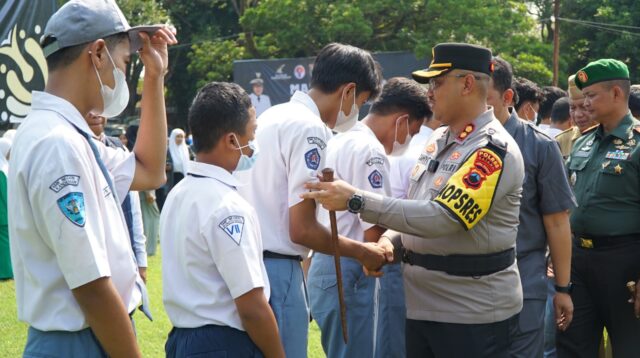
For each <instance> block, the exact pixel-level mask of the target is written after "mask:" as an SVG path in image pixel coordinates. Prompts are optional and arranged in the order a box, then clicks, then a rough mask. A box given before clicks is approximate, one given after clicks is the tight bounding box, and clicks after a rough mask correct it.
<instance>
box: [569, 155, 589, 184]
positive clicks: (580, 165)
mask: <svg viewBox="0 0 640 358" xmlns="http://www.w3.org/2000/svg"><path fill="white" fill-rule="evenodd" d="M587 163H589V158H581V157H577V158H576V157H572V158H571V160H570V161H569V163H568V165H567V167H568V168H569V182H570V183H571V186H572V187H573V188H575V187H576V186H577V185H579V184H580V183H581V182H582V181H583V180H586V173H584V168H585V167H586V166H587Z"/></svg>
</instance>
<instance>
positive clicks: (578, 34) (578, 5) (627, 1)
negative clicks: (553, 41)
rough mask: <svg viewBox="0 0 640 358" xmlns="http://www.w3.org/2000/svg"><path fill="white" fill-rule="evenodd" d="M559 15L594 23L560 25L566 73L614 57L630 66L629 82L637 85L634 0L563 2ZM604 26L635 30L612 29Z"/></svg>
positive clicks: (639, 64)
mask: <svg viewBox="0 0 640 358" xmlns="http://www.w3.org/2000/svg"><path fill="white" fill-rule="evenodd" d="M560 15H561V17H566V18H570V19H575V20H579V21H590V22H593V23H590V24H587V23H575V22H567V21H562V22H561V27H560V34H561V36H560V39H561V42H560V48H561V51H562V55H563V57H564V58H565V60H566V61H567V63H568V70H569V73H575V72H576V71H578V70H579V69H580V68H582V67H584V66H585V65H586V64H587V63H588V62H590V61H594V60H597V59H599V58H615V59H618V60H621V61H624V62H625V63H626V64H627V66H629V72H630V75H631V81H632V83H638V82H640V47H638V41H639V40H640V29H638V28H640V6H639V4H638V1H637V0H563V1H562V4H561V9H560ZM606 24H612V25H622V26H632V27H636V28H635V29H632V28H623V27H617V28H613V27H610V26H606Z"/></svg>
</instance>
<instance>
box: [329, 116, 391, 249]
mask: <svg viewBox="0 0 640 358" xmlns="http://www.w3.org/2000/svg"><path fill="white" fill-rule="evenodd" d="M327 148H328V149H327V162H326V166H327V167H328V168H333V170H334V176H335V177H336V178H339V179H342V180H344V181H346V182H347V183H350V184H351V185H353V186H355V187H356V188H360V189H362V190H366V191H369V192H374V193H378V194H381V195H384V196H389V195H390V194H391V186H390V183H389V160H388V159H387V155H386V153H385V150H384V146H383V145H382V143H380V141H378V139H377V138H376V136H375V134H374V133H373V131H372V130H371V129H370V128H369V127H368V126H366V125H365V124H363V123H362V122H358V123H356V125H355V126H354V127H353V128H352V129H351V130H350V131H348V132H346V133H342V134H338V135H337V136H335V137H333V138H332V139H331V140H330V141H329V144H328V147H327ZM318 221H320V222H321V223H322V224H323V225H324V226H326V227H327V228H329V227H330V221H329V212H328V211H327V210H324V209H323V208H320V209H319V212H318ZM336 222H337V224H338V232H339V233H340V234H342V235H344V236H346V237H348V238H350V239H353V240H357V241H364V232H365V231H366V230H368V229H370V228H371V227H372V226H373V224H370V223H367V222H364V221H362V220H360V217H359V216H358V215H354V214H352V213H350V212H348V211H340V212H336Z"/></svg>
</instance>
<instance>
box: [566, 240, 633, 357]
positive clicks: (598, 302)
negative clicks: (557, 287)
mask: <svg viewBox="0 0 640 358" xmlns="http://www.w3.org/2000/svg"><path fill="white" fill-rule="evenodd" d="M638 278H640V241H635V242H630V243H625V244H621V245H616V246H609V247H603V248H598V249H584V248H582V247H579V246H578V245H576V244H574V245H573V253H572V260H571V281H572V282H573V292H572V294H571V298H572V299H573V306H574V312H573V322H572V323H571V325H570V326H569V328H568V329H567V331H565V332H560V331H558V333H557V336H556V345H557V352H558V357H560V358H566V357H570V358H573V357H575V358H596V357H597V356H598V346H599V345H600V340H601V337H602V330H603V327H606V328H607V332H608V334H609V337H610V338H611V346H612V350H613V356H614V357H615V358H627V357H629V358H632V357H633V358H637V357H640V320H638V319H636V318H635V316H634V313H633V305H632V304H630V303H628V302H627V301H628V300H629V298H630V297H631V295H630V293H629V291H628V290H627V287H626V283H627V282H628V281H637V280H638Z"/></svg>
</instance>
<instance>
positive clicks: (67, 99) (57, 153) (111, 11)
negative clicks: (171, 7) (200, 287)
mask: <svg viewBox="0 0 640 358" xmlns="http://www.w3.org/2000/svg"><path fill="white" fill-rule="evenodd" d="M70 19H73V21H70ZM145 31H147V32H152V33H153V35H149V34H147V33H146V32H145V33H140V32H139V31H137V30H135V29H131V28H130V27H129V25H128V23H127V21H126V19H125V18H124V16H123V15H122V12H121V11H120V9H119V8H118V7H117V5H116V4H115V3H114V2H113V1H106V0H84V1H70V2H68V3H66V4H65V5H64V6H62V7H61V8H60V9H59V10H58V11H57V12H56V13H55V14H54V15H53V16H52V17H51V18H50V19H49V21H48V23H47V26H46V27H45V29H44V35H43V42H42V45H43V52H44V54H45V57H46V60H47V66H48V69H49V73H48V81H47V85H46V87H45V91H44V92H38V91H34V92H33V100H32V106H31V112H30V114H29V115H28V116H27V118H26V119H25V121H24V122H23V123H22V124H21V126H20V128H19V129H18V132H17V134H16V137H15V140H14V150H13V151H12V156H11V171H10V173H9V187H10V188H11V189H10V191H9V205H10V207H11V208H12V210H11V212H10V214H9V215H10V220H9V230H10V235H11V254H12V261H13V269H14V273H15V283H16V299H17V306H18V318H19V319H20V320H22V321H24V322H26V323H27V324H28V325H29V333H28V338H27V343H26V347H25V351H24V356H25V357H43V356H46V357H103V356H107V355H109V356H112V357H140V356H141V354H140V350H139V348H138V345H137V343H136V339H135V335H134V330H133V327H132V322H131V318H130V314H132V313H133V311H134V310H135V308H136V307H138V305H139V303H140V301H141V299H142V301H143V306H142V308H143V311H146V313H147V314H149V315H150V313H149V311H148V309H149V306H148V297H147V296H146V289H145V286H144V284H143V283H142V280H141V279H140V276H139V274H138V272H137V270H136V263H135V258H134V256H133V252H132V250H131V245H130V242H129V236H128V235H127V229H126V226H125V222H124V218H123V215H122V210H121V208H120V200H119V199H120V198H124V197H125V195H126V192H127V191H128V190H129V189H130V188H131V189H133V190H138V189H150V188H154V187H157V186H159V185H161V184H162V182H163V181H164V180H165V178H164V164H165V160H166V158H165V153H166V147H165V144H164V143H165V142H164V137H165V133H166V114H165V108H164V97H163V92H164V89H163V81H164V79H163V76H164V73H165V72H166V70H167V65H168V57H167V45H168V44H173V43H176V40H175V37H174V35H173V34H172V33H171V31H169V30H168V29H167V28H165V27H157V28H146V30H145ZM131 39H133V40H135V41H133V42H132V41H131ZM140 40H142V49H141V50H140V51H139V54H140V57H141V59H142V62H143V63H144V64H145V75H144V86H143V91H142V113H141V121H140V135H139V137H138V143H137V145H136V147H135V148H134V151H133V153H125V152H124V151H121V150H114V149H111V148H107V147H105V146H104V144H102V143H101V142H100V141H98V140H97V139H95V138H94V137H93V135H92V133H91V130H90V129H89V126H88V125H87V122H86V121H85V119H84V117H85V116H86V115H87V114H88V113H89V112H94V113H98V114H101V115H103V116H105V117H112V116H116V115H118V114H120V113H121V112H122V110H124V108H125V106H126V104H127V103H128V101H129V95H128V87H127V85H126V82H125V81H124V70H125V68H126V63H127V61H128V60H129V56H130V51H131V50H133V51H136V50H138V49H139V48H140V47H139V46H138V45H136V43H138V44H139V42H140Z"/></svg>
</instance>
